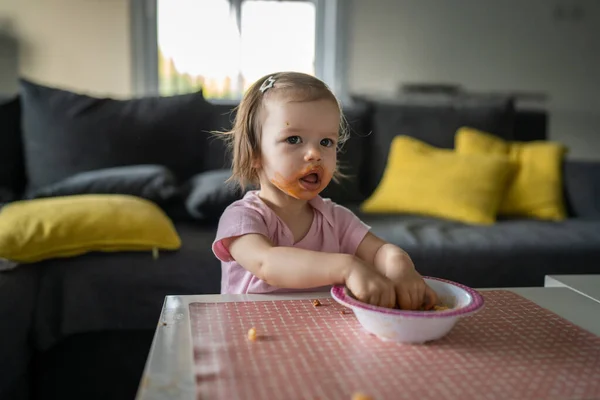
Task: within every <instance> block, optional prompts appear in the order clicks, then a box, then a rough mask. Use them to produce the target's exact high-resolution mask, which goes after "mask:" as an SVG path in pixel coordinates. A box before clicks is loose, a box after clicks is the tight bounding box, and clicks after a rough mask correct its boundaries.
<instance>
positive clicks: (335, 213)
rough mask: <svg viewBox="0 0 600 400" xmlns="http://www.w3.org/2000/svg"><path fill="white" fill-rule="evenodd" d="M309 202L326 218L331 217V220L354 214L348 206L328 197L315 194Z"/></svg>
mask: <svg viewBox="0 0 600 400" xmlns="http://www.w3.org/2000/svg"><path fill="white" fill-rule="evenodd" d="M310 204H311V205H312V206H313V208H315V209H317V210H318V211H320V212H321V214H323V215H324V216H325V217H326V218H328V219H331V221H332V222H335V221H336V220H337V219H339V218H347V217H350V216H354V213H353V212H352V211H351V210H350V209H349V208H347V207H345V206H343V205H341V204H338V203H336V202H335V201H333V200H331V199H329V198H323V197H321V196H317V197H315V198H314V199H313V200H311V202H310Z"/></svg>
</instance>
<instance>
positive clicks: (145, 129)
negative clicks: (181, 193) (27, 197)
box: [20, 80, 213, 189]
mask: <svg viewBox="0 0 600 400" xmlns="http://www.w3.org/2000/svg"><path fill="white" fill-rule="evenodd" d="M20 84H21V91H22V94H21V95H22V105H23V107H22V109H23V145H24V149H25V159H26V164H27V171H28V176H29V185H30V187H31V188H33V189H38V188H40V187H44V186H47V185H49V184H52V183H55V182H58V181H60V180H62V179H65V178H68V177H70V176H72V175H75V174H77V173H80V172H86V171H92V170H97V169H103V168H111V167H118V166H125V165H142V164H156V165H164V166H166V167H167V168H169V169H170V170H172V171H173V172H174V173H175V176H176V177H177V178H178V179H187V178H189V177H191V176H192V175H194V174H196V173H198V172H201V171H204V170H205V158H206V155H207V154H208V153H207V143H208V142H209V141H208V137H209V133H207V131H210V130H212V129H213V125H212V118H213V116H212V106H211V104H210V103H208V102H207V101H206V100H205V99H204V97H203V95H202V93H201V92H198V93H192V94H186V95H179V96H172V97H147V98H137V99H128V100H115V99H110V98H95V97H90V96H87V95H84V94H77V93H73V92H69V91H66V90H61V89H57V88H50V87H46V86H42V85H38V84H35V83H33V82H30V81H27V80H21V83H20Z"/></svg>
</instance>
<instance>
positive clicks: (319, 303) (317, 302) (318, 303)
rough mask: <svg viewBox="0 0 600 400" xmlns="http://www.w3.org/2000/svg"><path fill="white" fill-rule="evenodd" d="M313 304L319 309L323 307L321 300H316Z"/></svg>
mask: <svg viewBox="0 0 600 400" xmlns="http://www.w3.org/2000/svg"><path fill="white" fill-rule="evenodd" d="M312 303H313V306H315V307H319V306H320V305H321V302H320V301H319V300H317V299H314V300H313V301H312Z"/></svg>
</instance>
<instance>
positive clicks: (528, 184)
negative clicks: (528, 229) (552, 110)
mask: <svg viewBox="0 0 600 400" xmlns="http://www.w3.org/2000/svg"><path fill="white" fill-rule="evenodd" d="M455 140H456V151H457V152H458V153H461V154H481V155H486V154H495V155H504V156H508V158H509V159H510V160H511V161H512V162H514V163H515V165H516V167H517V170H516V173H515V175H514V177H513V178H512V179H511V182H510V183H509V186H508V189H507V191H506V193H505V196H504V198H503V200H502V202H501V204H500V209H499V211H498V212H499V214H502V215H506V216H515V217H530V218H537V219H544V220H554V221H559V220H563V219H565V218H566V212H565V205H564V198H563V186H562V162H563V157H564V155H565V153H566V151H567V149H566V147H565V146H563V145H562V144H560V143H554V142H549V141H534V142H509V141H506V140H504V139H501V138H499V137H496V136H494V135H491V134H489V133H485V132H481V131H478V130H476V129H472V128H460V129H459V130H458V131H457V133H456V139H455Z"/></svg>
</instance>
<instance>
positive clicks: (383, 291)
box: [228, 234, 396, 307]
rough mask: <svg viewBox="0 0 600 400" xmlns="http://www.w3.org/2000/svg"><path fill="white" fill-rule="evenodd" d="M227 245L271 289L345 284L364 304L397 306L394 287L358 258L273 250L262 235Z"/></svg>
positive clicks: (251, 235)
mask: <svg viewBox="0 0 600 400" xmlns="http://www.w3.org/2000/svg"><path fill="white" fill-rule="evenodd" d="M228 242H229V243H228V247H229V253H230V254H231V256H232V257H233V258H234V259H235V260H236V261H237V262H238V263H239V264H240V265H241V266H242V267H244V268H246V269H247V270H248V271H250V272H251V273H252V274H254V275H255V276H256V277H258V278H259V279H262V280H263V281H265V282H267V283H268V284H269V285H272V286H277V287H280V288H289V289H305V288H313V287H320V286H327V285H335V284H346V286H348V288H349V289H350V291H351V292H352V293H353V294H354V295H355V296H356V297H357V298H358V299H359V300H361V301H364V302H367V303H370V304H375V305H380V306H383V307H391V306H393V305H394V304H395V302H396V298H395V290H394V285H393V283H392V282H391V281H390V280H389V279H387V278H385V277H384V276H383V275H382V274H380V273H378V272H377V271H374V270H373V269H372V268H370V267H369V266H368V265H367V264H366V263H365V262H364V261H362V260H361V259H359V258H358V257H355V256H352V255H349V254H338V253H325V252H319V251H311V250H304V249H298V248H294V247H283V246H273V245H272V243H271V242H270V241H269V240H268V239H267V238H266V237H265V236H263V235H260V234H248V235H243V236H239V237H237V238H234V239H230V240H228Z"/></svg>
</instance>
